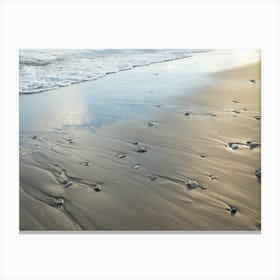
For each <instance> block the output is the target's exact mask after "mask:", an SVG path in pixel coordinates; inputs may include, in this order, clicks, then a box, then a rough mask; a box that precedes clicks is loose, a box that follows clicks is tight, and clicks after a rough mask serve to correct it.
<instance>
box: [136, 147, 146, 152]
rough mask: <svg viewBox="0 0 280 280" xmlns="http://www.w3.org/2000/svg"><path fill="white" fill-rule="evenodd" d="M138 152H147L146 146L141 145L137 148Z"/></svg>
mask: <svg viewBox="0 0 280 280" xmlns="http://www.w3.org/2000/svg"><path fill="white" fill-rule="evenodd" d="M137 152H138V153H145V152H147V149H146V148H144V147H140V148H139V149H138V150H137Z"/></svg>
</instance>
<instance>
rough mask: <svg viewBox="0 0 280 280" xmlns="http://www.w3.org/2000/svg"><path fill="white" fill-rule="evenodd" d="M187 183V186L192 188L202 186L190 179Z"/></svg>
mask: <svg viewBox="0 0 280 280" xmlns="http://www.w3.org/2000/svg"><path fill="white" fill-rule="evenodd" d="M186 184H187V187H188V188H189V189H192V190H193V189H196V188H199V187H200V185H199V183H198V182H196V181H189V182H187V183H186Z"/></svg>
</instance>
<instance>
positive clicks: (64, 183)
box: [60, 180, 73, 188]
mask: <svg viewBox="0 0 280 280" xmlns="http://www.w3.org/2000/svg"><path fill="white" fill-rule="evenodd" d="M60 184H61V185H62V186H63V187H64V188H68V187H70V186H71V185H73V183H72V182H70V181H67V180H64V181H62V182H61V183H60Z"/></svg>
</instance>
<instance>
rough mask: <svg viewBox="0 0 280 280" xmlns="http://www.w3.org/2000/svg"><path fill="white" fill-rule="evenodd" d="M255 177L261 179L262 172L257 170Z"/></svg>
mask: <svg viewBox="0 0 280 280" xmlns="http://www.w3.org/2000/svg"><path fill="white" fill-rule="evenodd" d="M255 175H256V176H257V177H258V178H261V175H262V174H261V170H260V169H259V170H255Z"/></svg>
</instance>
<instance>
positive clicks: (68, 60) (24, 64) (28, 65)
mask: <svg viewBox="0 0 280 280" xmlns="http://www.w3.org/2000/svg"><path fill="white" fill-rule="evenodd" d="M202 51H208V50H190V49H179V50H174V49H171V50H168V49H163V50H158V49H156V50H155V49H144V50H143V49H142V50H141V49H135V50H129V49H127V50H125V49H124V50H113V49H103V50H86V49H85V50H82V49H77V50H45V49H42V50H30V49H28V50H20V56H19V78H20V88H19V92H20V93H22V94H28V93H37V92H42V91H47V90H51V89H55V88H59V87H64V86H68V85H71V84H75V83H80V82H83V81H89V80H95V79H99V78H102V77H104V76H106V75H109V74H113V73H116V72H119V71H126V70H130V69H133V68H135V67H139V66H145V65H150V64H153V63H160V62H165V61H170V60H175V59H181V58H186V57H191V56H193V55H194V53H197V52H202Z"/></svg>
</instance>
